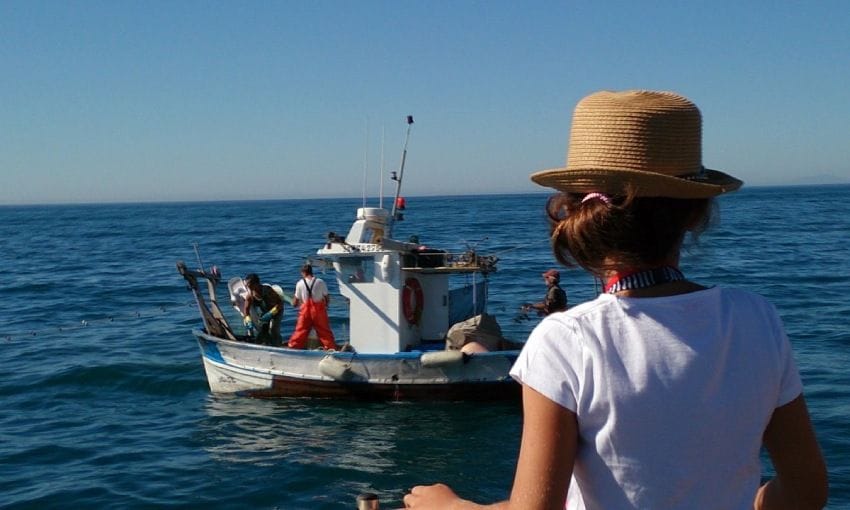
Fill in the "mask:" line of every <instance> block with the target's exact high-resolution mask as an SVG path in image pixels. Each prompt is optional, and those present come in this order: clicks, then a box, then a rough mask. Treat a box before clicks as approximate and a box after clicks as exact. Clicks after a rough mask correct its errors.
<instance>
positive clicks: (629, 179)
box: [531, 168, 743, 198]
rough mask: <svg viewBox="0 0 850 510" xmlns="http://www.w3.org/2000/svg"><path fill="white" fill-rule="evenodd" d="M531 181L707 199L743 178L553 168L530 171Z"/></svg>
mask: <svg viewBox="0 0 850 510" xmlns="http://www.w3.org/2000/svg"><path fill="white" fill-rule="evenodd" d="M531 180H532V181H534V182H535V183H537V184H539V185H541V186H546V187H549V188H554V189H556V190H559V191H567V192H573V193H593V192H597V193H607V194H609V195H624V194H626V193H627V192H628V191H632V192H633V193H635V195H636V196H642V197H669V198H711V197H715V196H717V195H721V194H723V193H729V192H730V191H735V190H737V189H738V188H740V187H741V185H742V184H743V181H741V180H740V179H737V178H735V177H732V176H731V175H729V174H726V173H724V172H721V171H719V170H709V169H705V170H703V171H702V172H700V174H699V175H697V176H694V177H688V178H685V177H675V176H670V175H664V174H660V173H657V172H646V171H642V170H611V169H568V168H553V169H550V170H542V171H540V172H535V173H533V174H531Z"/></svg>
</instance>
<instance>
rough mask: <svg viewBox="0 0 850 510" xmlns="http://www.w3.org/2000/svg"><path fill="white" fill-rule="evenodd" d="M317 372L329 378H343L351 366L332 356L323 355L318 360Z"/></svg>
mask: <svg viewBox="0 0 850 510" xmlns="http://www.w3.org/2000/svg"><path fill="white" fill-rule="evenodd" d="M319 372H321V373H322V375H325V376H328V377H330V378H331V379H335V380H339V379H345V378H346V377H348V375H349V374H350V373H351V366H350V365H349V364H348V363H346V362H344V361H340V360H338V359H336V358H334V357H333V356H325V357H324V358H322V361H320V362H319Z"/></svg>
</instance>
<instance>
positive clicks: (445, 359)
mask: <svg viewBox="0 0 850 510" xmlns="http://www.w3.org/2000/svg"><path fill="white" fill-rule="evenodd" d="M467 356H468V354H465V353H462V352H460V351H431V352H426V353H424V354H422V356H420V357H419V363H421V364H422V366H423V367H449V366H452V365H460V364H462V363H463V362H464V361H466V357H467Z"/></svg>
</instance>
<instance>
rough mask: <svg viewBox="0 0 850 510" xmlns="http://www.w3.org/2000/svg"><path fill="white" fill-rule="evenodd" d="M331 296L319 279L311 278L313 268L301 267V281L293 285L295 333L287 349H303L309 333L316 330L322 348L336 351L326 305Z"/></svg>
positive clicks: (308, 265) (306, 265)
mask: <svg viewBox="0 0 850 510" xmlns="http://www.w3.org/2000/svg"><path fill="white" fill-rule="evenodd" d="M330 301H331V296H330V294H328V287H327V285H325V282H324V281H323V280H322V279H321V278H317V277H315V276H313V266H311V265H310V264H304V265H303V266H301V279H300V280H298V283H296V284H295V297H294V298H293V300H292V306H295V307H298V309H299V310H298V322H296V324H295V331H294V332H293V333H292V336H290V337H289V347H291V348H292V349H304V348H306V347H307V338H308V337H309V335H310V331H312V330H313V329H315V330H316V334H317V335H318V336H319V341H320V342H321V343H322V347H324V348H325V349H328V350H331V349H336V341H335V340H334V334H333V331H331V326H330V321H329V320H328V304H329V303H330Z"/></svg>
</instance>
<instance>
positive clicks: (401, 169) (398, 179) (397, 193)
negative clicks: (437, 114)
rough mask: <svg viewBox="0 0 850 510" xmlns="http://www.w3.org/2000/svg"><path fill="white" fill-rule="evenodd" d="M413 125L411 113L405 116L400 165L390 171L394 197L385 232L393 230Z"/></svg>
mask: <svg viewBox="0 0 850 510" xmlns="http://www.w3.org/2000/svg"><path fill="white" fill-rule="evenodd" d="M411 127H413V115H408V116H407V135H406V136H405V137H404V149H403V150H402V151H401V165H400V166H399V169H398V174H396V173H395V172H393V173H392V177H391V179H392V180H394V181H395V198H394V199H393V210H392V212H391V213H390V221H389V223H388V224H387V234H388V235H389V234H391V233H392V231H393V224H394V223H395V214H396V206H397V205H398V197H399V196H401V181H402V180H403V179H404V162H405V160H406V159H407V142H409V141H410V128H411Z"/></svg>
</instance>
